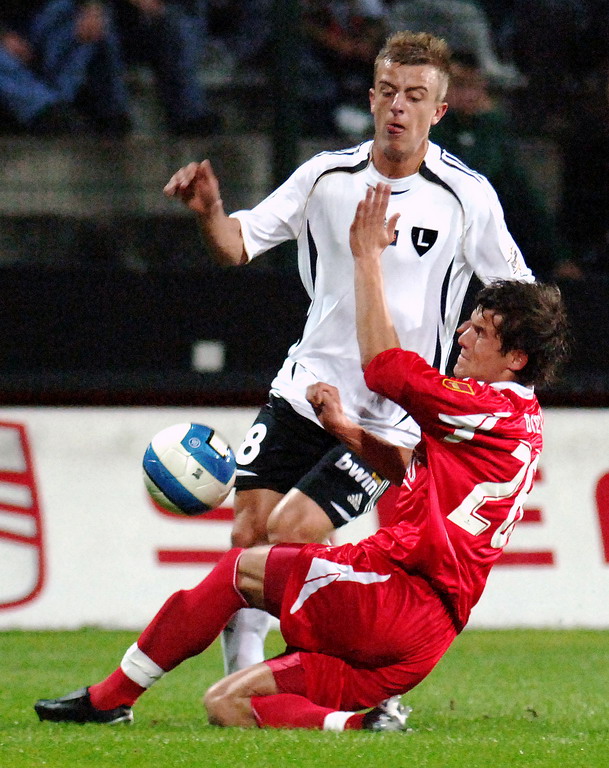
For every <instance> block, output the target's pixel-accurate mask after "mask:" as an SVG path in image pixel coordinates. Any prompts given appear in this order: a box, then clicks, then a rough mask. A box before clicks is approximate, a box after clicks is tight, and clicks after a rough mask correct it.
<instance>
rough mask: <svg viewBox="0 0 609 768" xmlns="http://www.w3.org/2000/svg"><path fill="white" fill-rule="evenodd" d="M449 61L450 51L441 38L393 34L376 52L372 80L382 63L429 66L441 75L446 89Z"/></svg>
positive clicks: (406, 32) (414, 34) (424, 33)
mask: <svg viewBox="0 0 609 768" xmlns="http://www.w3.org/2000/svg"><path fill="white" fill-rule="evenodd" d="M450 59H451V50H450V48H449V46H448V43H447V42H446V40H443V39H442V38H441V37H436V36H435V35H430V34H429V33H428V32H410V31H409V30H404V31H401V32H395V33H394V34H393V35H391V36H390V37H388V38H387V40H386V41H385V45H384V46H383V47H382V48H381V50H380V51H379V52H378V55H377V57H376V59H375V61H374V79H375V81H376V73H377V70H378V68H379V64H381V63H382V62H384V61H391V62H393V63H394V64H406V65H408V66H416V65H419V64H429V65H430V66H432V67H435V68H436V69H437V70H438V71H439V72H440V74H441V75H443V79H444V85H445V87H448V79H449V77H450ZM444 92H445V91H444ZM441 98H444V96H443V95H442V96H441Z"/></svg>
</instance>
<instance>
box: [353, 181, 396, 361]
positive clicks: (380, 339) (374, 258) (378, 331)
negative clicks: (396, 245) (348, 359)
mask: <svg viewBox="0 0 609 768" xmlns="http://www.w3.org/2000/svg"><path fill="white" fill-rule="evenodd" d="M390 195H391V187H390V186H389V185H388V184H380V183H379V184H377V185H376V187H374V188H372V187H370V188H368V190H367V192H366V197H365V198H364V200H361V201H360V202H359V203H358V206H357V210H356V212H355V217H354V219H353V222H352V224H351V228H350V230H349V244H350V246H351V251H352V253H353V260H354V263H355V308H356V310H355V311H356V327H357V341H358V344H359V350H360V358H361V364H362V368H364V369H365V368H366V366H367V365H368V363H369V362H370V361H371V360H372V359H373V358H374V357H376V355H378V354H379V353H380V352H384V351H385V350H386V349H393V348H394V347H399V346H400V340H399V338H398V335H397V333H396V330H395V327H394V325H393V321H392V319H391V316H390V314H389V309H388V307H387V302H386V301H385V289H384V284H383V273H382V270H381V254H382V253H383V251H384V250H385V248H387V246H388V245H390V244H391V243H392V242H393V238H394V234H395V226H396V224H397V220H398V218H399V213H396V214H394V215H393V216H392V217H391V219H390V220H389V222H387V221H386V219H385V216H386V214H387V205H388V203H389V198H390Z"/></svg>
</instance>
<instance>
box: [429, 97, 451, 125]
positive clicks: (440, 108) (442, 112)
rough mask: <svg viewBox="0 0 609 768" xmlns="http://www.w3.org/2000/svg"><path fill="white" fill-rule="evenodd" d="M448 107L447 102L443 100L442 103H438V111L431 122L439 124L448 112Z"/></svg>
mask: <svg viewBox="0 0 609 768" xmlns="http://www.w3.org/2000/svg"><path fill="white" fill-rule="evenodd" d="M447 109H448V104H447V102H445V101H443V102H441V103H440V104H438V106H437V107H436V113H435V115H434V116H433V117H432V119H431V124H432V125H437V124H438V123H439V122H440V120H441V119H442V118H443V117H444V115H445V114H446V110H447Z"/></svg>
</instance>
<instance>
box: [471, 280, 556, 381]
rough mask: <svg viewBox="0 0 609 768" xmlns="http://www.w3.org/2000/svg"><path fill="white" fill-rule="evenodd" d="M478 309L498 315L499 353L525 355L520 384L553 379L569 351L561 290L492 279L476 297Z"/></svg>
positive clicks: (518, 377)
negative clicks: (511, 352)
mask: <svg viewBox="0 0 609 768" xmlns="http://www.w3.org/2000/svg"><path fill="white" fill-rule="evenodd" d="M476 304H477V309H478V311H480V312H483V311H484V310H488V311H489V312H492V313H493V314H496V315H500V316H501V322H500V323H499V324H498V326H497V334H498V336H499V338H500V339H501V352H502V353H503V354H506V353H507V352H510V351H513V350H521V351H522V352H524V353H525V354H526V355H527V357H528V361H527V363H526V365H525V366H524V368H522V370H520V371H518V372H517V374H516V376H517V379H518V381H519V382H520V383H521V384H526V385H532V384H535V385H536V386H544V385H546V384H550V383H551V382H552V381H554V380H555V379H556V376H557V373H558V369H559V368H560V366H561V365H562V364H563V363H564V362H565V360H566V358H567V356H568V351H569V342H568V336H569V326H568V322H567V316H566V311H565V307H564V304H563V300H562V296H561V294H560V290H559V288H558V287H557V286H556V285H551V284H548V283H525V282H522V281H520V280H494V281H493V282H491V283H490V284H489V285H486V286H485V287H484V288H482V289H481V290H480V291H479V292H478V294H477V296H476Z"/></svg>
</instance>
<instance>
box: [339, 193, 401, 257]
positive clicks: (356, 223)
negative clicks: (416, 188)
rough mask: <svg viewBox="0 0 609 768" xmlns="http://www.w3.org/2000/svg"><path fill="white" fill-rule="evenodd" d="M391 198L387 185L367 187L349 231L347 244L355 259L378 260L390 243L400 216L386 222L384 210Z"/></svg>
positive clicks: (396, 214) (396, 215)
mask: <svg viewBox="0 0 609 768" xmlns="http://www.w3.org/2000/svg"><path fill="white" fill-rule="evenodd" d="M390 197H391V187H390V186H389V184H383V183H381V182H379V183H378V184H377V185H376V187H369V188H368V190H367V191H366V197H365V198H364V199H363V200H361V201H360V202H359V203H358V205H357V209H356V211H355V217H354V219H353V222H352V224H351V228H350V230H349V244H350V246H351V251H352V252H353V256H354V258H356V259H365V258H378V257H379V256H380V254H381V253H382V251H384V250H385V248H386V247H387V246H388V245H390V244H391V243H392V242H393V238H394V236H395V227H396V224H397V221H398V219H399V217H400V214H399V213H394V214H393V216H392V217H391V218H390V219H389V221H387V220H386V216H387V206H388V205H389V198H390Z"/></svg>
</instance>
